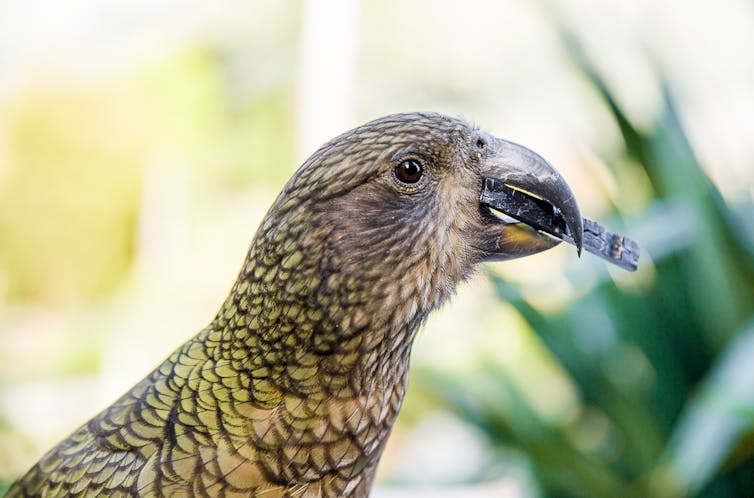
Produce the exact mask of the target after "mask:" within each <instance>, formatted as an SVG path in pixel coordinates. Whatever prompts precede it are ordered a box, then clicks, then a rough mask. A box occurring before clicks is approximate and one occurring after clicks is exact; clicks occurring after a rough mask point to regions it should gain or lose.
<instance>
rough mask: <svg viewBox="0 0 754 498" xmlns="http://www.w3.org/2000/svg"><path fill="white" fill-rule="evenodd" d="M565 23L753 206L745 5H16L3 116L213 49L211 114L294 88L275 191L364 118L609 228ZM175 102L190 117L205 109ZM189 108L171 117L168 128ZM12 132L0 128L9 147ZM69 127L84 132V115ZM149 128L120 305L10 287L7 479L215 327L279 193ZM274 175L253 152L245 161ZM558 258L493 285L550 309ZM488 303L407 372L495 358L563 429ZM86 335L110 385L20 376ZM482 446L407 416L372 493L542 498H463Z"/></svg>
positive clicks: (609, 136)
mask: <svg viewBox="0 0 754 498" xmlns="http://www.w3.org/2000/svg"><path fill="white" fill-rule="evenodd" d="M553 20H557V21H558V22H562V23H565V24H568V25H570V26H572V27H574V28H575V29H576V31H577V32H578V33H579V35H580V36H582V37H583V39H584V40H585V42H586V48H587V50H588V52H589V53H590V55H591V56H592V57H593V58H594V59H595V60H596V62H597V64H598V65H599V67H600V69H602V70H603V72H604V73H605V75H606V77H607V78H608V82H609V84H610V85H611V86H612V88H613V89H614V90H615V92H616V93H617V95H618V97H619V99H620V100H621V103H622V104H623V105H624V107H625V109H627V110H628V111H629V112H630V113H631V117H632V118H633V119H635V120H636V121H637V122H639V123H649V122H650V121H651V119H652V116H653V114H654V112H655V111H656V109H657V107H658V105H659V86H658V74H663V75H664V76H665V77H667V78H668V80H669V82H670V84H671V86H672V87H673V89H674V90H675V92H676V96H677V98H678V100H679V107H680V111H681V115H682V118H683V120H684V124H685V125H686V126H687V128H688V130H689V131H690V133H691V135H692V136H691V138H692V140H693V144H694V146H695V147H696V148H697V149H696V150H697V153H698V154H699V156H700V158H701V160H702V162H703V164H704V165H705V167H706V168H707V170H708V171H709V173H710V175H711V176H712V177H713V178H714V180H715V181H716V182H717V183H718V185H719V186H720V188H721V190H722V191H723V193H725V194H726V195H730V196H743V195H749V196H750V195H752V190H751V189H752V185H754V164H753V159H752V158H754V90H753V89H754V57H752V54H754V29H752V27H754V5H752V4H751V2H747V1H745V0H721V1H719V2H715V3H714V4H711V3H710V2H703V1H701V0H691V1H688V0H686V1H681V0H663V1H652V0H635V1H632V2H624V1H619V0H611V1H605V0H568V1H562V2H555V1H552V2H535V1H528V0H510V1H506V2H495V1H491V0H490V1H485V0H470V1H466V2H453V1H449V0H442V1H430V0H402V1H398V0H390V1H380V0H361V1H356V0H304V1H301V2H296V1H287V0H286V1H272V0H252V1H241V0H218V1H214V2H202V1H197V0H159V1H155V0H149V1H147V0H137V1H133V0H128V1H126V0H107V1H104V0H70V1H66V2H56V1H53V0H5V1H3V2H0V110H2V109H4V108H7V107H12V106H13V105H14V101H15V99H18V98H19V96H20V95H23V94H24V93H25V92H27V91H29V89H34V88H36V87H39V86H44V85H47V86H50V85H51V86H55V85H61V86H64V87H65V88H67V89H71V88H73V89H76V88H78V89H80V91H82V92H84V93H86V92H88V91H90V90H92V91H98V92H104V94H105V95H106V96H107V97H109V98H117V97H118V95H120V94H121V92H123V89H122V88H121V86H120V85H121V84H122V82H121V80H122V79H125V78H128V77H129V76H128V75H129V74H131V73H134V72H139V71H142V69H141V68H143V67H155V66H160V65H161V64H164V63H165V61H166V60H168V59H169V58H170V57H171V54H174V53H177V52H181V51H183V50H186V47H194V46H205V47H210V49H209V50H212V51H215V52H216V53H219V54H221V56H222V57H223V58H224V60H227V71H226V74H225V75H224V78H225V79H224V80H223V81H222V83H220V86H222V88H224V89H225V91H226V92H227V93H228V94H229V95H230V97H228V100H227V101H221V102H218V103H217V105H218V106H232V105H233V102H234V100H233V99H234V98H240V99H243V98H245V96H246V95H247V94H252V93H254V92H260V91H278V90H274V89H281V90H280V92H282V94H283V95H284V97H283V100H284V108H285V109H286V112H288V113H290V116H292V120H291V126H290V136H291V137H292V140H291V141H290V144H288V145H286V147H289V148H290V150H292V151H294V152H293V153H292V154H291V157H294V158H295V160H293V161H292V162H291V163H289V164H269V165H262V167H265V168H269V169H274V170H281V169H282V170H285V173H284V174H282V175H280V176H281V177H285V176H287V175H288V174H289V173H290V172H292V171H293V170H294V168H295V167H296V166H297V163H296V162H297V161H300V160H302V159H304V158H305V157H306V156H307V155H308V154H309V153H311V152H313V151H314V150H315V148H316V147H317V146H318V145H319V144H321V143H322V142H324V141H325V140H327V139H329V138H331V137H332V136H334V135H336V134H338V133H340V132H342V131H345V130H346V129H348V128H351V127H353V126H356V125H358V124H360V123H362V122H364V121H366V120H368V119H372V118H375V117H378V116H381V115H384V114H388V113H392V112H402V111H414V110H432V111H440V112H445V113H450V114H455V115H462V116H464V117H467V118H469V119H472V120H474V121H475V122H476V123H478V124H479V125H480V126H482V127H483V128H485V129H487V130H489V131H490V132H492V133H495V134H498V135H500V136H504V137H506V138H508V139H511V140H514V141H516V142H519V143H523V144H525V145H527V146H529V147H531V148H533V149H535V150H537V151H538V152H539V153H541V154H542V155H543V156H545V157H547V158H548V160H550V162H552V163H553V164H555V165H556V166H557V167H558V169H560V170H561V171H562V172H563V173H564V175H565V177H566V178H567V179H568V180H569V182H570V183H571V185H572V186H573V187H574V190H575V191H576V194H577V197H578V198H579V199H580V202H581V205H582V211H583V212H585V213H595V214H597V213H599V210H600V209H601V207H602V206H604V204H605V203H606V200H607V198H608V197H610V196H611V195H614V194H611V192H605V191H601V190H595V189H594V188H592V185H593V184H594V180H595V178H602V177H604V170H605V165H604V164H602V163H601V162H600V159H599V158H598V157H596V155H595V154H594V153H593V152H590V151H591V150H595V149H598V148H600V147H604V148H605V149H607V148H608V146H607V145H606V144H609V143H613V142H615V141H617V140H619V135H618V132H617V130H616V129H615V128H614V125H613V123H612V121H611V120H610V119H609V117H608V116H607V114H606V113H605V111H604V110H603V109H602V108H601V106H600V104H599V102H598V101H597V100H596V98H595V97H594V95H593V94H592V93H590V91H589V88H588V85H587V83H586V82H585V81H584V80H583V78H582V77H581V76H579V75H578V73H577V72H576V71H575V70H574V69H573V68H572V66H571V65H570V63H569V62H568V61H567V57H566V54H565V51H564V49H563V47H562V46H561V45H560V42H559V40H558V38H557V36H556V33H555V31H554V30H553ZM173 83H174V84H176V85H178V86H177V87H176V88H175V90H172V89H171V87H168V89H167V90H166V91H167V92H168V93H170V92H172V91H175V92H181V91H182V90H181V87H180V84H181V82H180V81H179V82H173ZM271 89H273V90H271ZM238 95H240V97H237V96H238ZM182 102H184V103H185V104H187V105H191V98H188V99H187V100H185V101H182ZM183 110H184V109H183V108H181V107H179V108H177V109H176V114H177V116H176V117H175V121H173V122H172V123H173V124H177V123H180V122H181V119H182V118H181V115H180V113H181V112H183ZM145 119H148V118H145ZM169 123H171V122H169ZM3 126H7V123H4V122H3V121H2V119H0V144H2V143H3V141H4V140H5V137H4V135H3V131H4V128H3ZM70 126H71V127H76V126H77V116H76V115H75V114H73V115H71V116H70ZM102 126H104V127H107V126H109V124H108V123H103V124H102ZM148 128H149V130H150V132H151V131H154V130H156V131H157V132H159V133H164V134H165V135H164V136H163V135H160V134H159V133H158V134H156V135H153V136H151V137H150V141H149V144H150V145H149V147H148V148H147V153H146V154H143V156H140V160H141V162H140V169H141V170H140V182H141V189H140V197H139V213H138V220H137V225H138V226H137V228H136V233H137V242H136V249H135V255H134V263H133V268H132V270H131V272H130V274H129V276H128V278H127V279H126V280H125V281H124V283H123V284H122V285H121V286H120V287H119V288H118V290H117V291H116V292H114V293H113V294H112V295H111V296H108V297H106V298H100V299H98V300H93V301H92V302H89V303H83V304H81V303H79V304H77V305H76V306H74V307H68V306H55V305H47V304H45V303H35V302H21V303H19V302H5V301H3V300H2V298H3V296H2V293H1V291H2V279H1V273H2V272H0V346H2V348H3V349H4V350H5V352H6V353H5V355H6V356H5V357H4V358H11V359H12V360H11V361H10V362H9V363H7V364H6V365H5V366H4V367H0V414H2V417H3V419H5V420H7V424H8V425H9V426H10V427H11V428H12V430H13V431H14V436H13V437H12V438H11V439H9V441H11V443H9V444H12V445H13V448H10V449H9V450H6V451H5V454H3V455H2V456H0V467H1V466H3V465H5V464H7V465H8V466H9V467H7V468H8V470H7V471H4V472H5V473H3V474H0V477H6V478H7V477H10V476H12V475H13V474H14V473H16V472H20V471H21V470H23V469H24V468H25V467H27V466H28V465H29V464H31V463H32V462H33V461H34V460H35V459H36V458H37V457H38V456H39V455H40V454H41V453H42V452H43V451H44V450H45V449H46V448H47V447H49V446H50V445H52V444H54V443H55V442H56V441H57V440H59V439H60V438H62V437H64V436H65V435H66V434H67V433H69V432H70V431H71V430H73V429H74V428H75V427H76V425H77V424H78V423H80V422H83V421H84V420H86V419H87V418H88V417H90V416H91V415H93V414H94V413H95V412H96V411H97V410H98V409H100V408H101V407H103V406H106V405H107V404H109V403H110V402H112V401H113V400H114V399H115V398H116V397H118V396H119V395H120V393H122V392H123V391H124V390H125V389H127V388H128V387H129V386H130V385H131V384H133V383H134V382H135V381H137V380H139V379H140V378H142V377H143V376H144V375H145V374H146V373H147V372H148V371H149V370H150V369H151V368H152V367H153V366H154V365H155V364H157V363H158V362H159V361H160V360H161V359H163V358H164V357H165V356H166V355H167V354H168V353H169V352H170V351H172V349H173V348H175V347H176V346H177V345H179V344H180V343H181V342H182V341H183V340H185V339H187V338H188V337H190V336H191V335H192V334H194V333H195V332H197V331H198V330H199V329H200V328H201V327H202V326H203V325H204V324H206V323H207V322H208V321H209V320H210V319H211V317H212V315H213V313H214V311H215V310H216V309H217V307H218V306H219V304H220V303H221V301H222V299H223V297H224V295H225V293H226V292H227V290H228V288H229V287H230V285H231V283H232V282H233V280H234V278H235V275H236V272H237V271H238V268H239V266H240V263H241V260H242V258H243V257H244V254H245V251H246V248H247V246H248V243H249V241H250V239H251V237H252V235H253V233H254V230H255V229H256V226H257V224H258V223H259V221H260V220H261V218H262V216H263V215H264V213H265V211H266V209H267V207H268V206H269V204H270V203H271V202H272V200H273V199H274V196H275V195H276V193H277V190H278V189H279V188H280V187H281V186H282V182H278V183H277V184H276V185H275V186H270V185H263V186H256V185H251V186H248V187H246V188H243V189H236V190H230V189H226V188H224V187H222V186H217V185H215V184H213V183H212V182H213V180H212V178H213V175H214V172H215V170H216V169H221V168H222V166H221V165H218V164H221V163H222V162H223V156H222V154H217V155H216V157H214V156H213V158H211V159H209V160H207V159H206V158H202V157H196V156H195V155H193V154H192V150H193V149H192V148H191V146H190V145H186V146H185V147H184V145H185V144H184V143H183V142H181V141H180V140H175V139H174V138H173V137H172V133H173V132H172V131H171V129H170V126H167V127H165V126H163V127H154V126H151V125H150V126H148ZM236 132H238V133H242V132H243V130H241V131H238V130H234V129H233V127H232V125H229V126H228V127H226V128H222V129H221V131H220V132H218V135H220V136H222V135H223V134H224V133H236ZM251 138H253V137H250V139H251ZM186 141H190V140H186ZM216 148H218V149H222V144H221V145H220V146H217V147H216ZM2 154H3V153H2V148H1V147H0V196H1V195H2V191H3V178H4V175H5V174H7V173H8V171H10V168H12V167H13V166H12V165H11V164H9V162H8V161H7V160H5V161H4V157H3V155H2ZM261 160H262V158H261V156H259V157H257V156H254V150H251V151H250V156H249V157H248V158H247V161H248V163H249V164H250V165H254V166H256V167H259V164H258V162H259V161H261ZM205 163H206V164H205ZM207 164H208V165H207ZM612 188H613V189H615V190H618V191H619V190H620V186H615V185H614V186H612ZM13 215H14V216H19V217H20V216H23V213H13ZM0 237H2V234H0ZM0 244H2V242H1V241H0ZM566 253H567V248H564V247H559V248H557V249H555V250H553V251H550V252H548V253H546V254H542V255H538V256H535V257H532V258H528V259H526V260H522V261H517V262H511V263H507V264H505V265H502V264H501V265H496V266H495V270H496V271H500V272H504V273H505V274H506V276H509V277H510V278H512V279H516V280H521V281H524V280H525V281H526V282H527V283H528V284H530V285H531V286H532V287H533V288H536V287H537V286H539V287H547V288H548V289H549V290H550V293H549V294H548V296H545V297H544V298H543V299H552V300H557V299H558V295H567V294H568V292H569V291H570V289H569V287H568V283H567V281H566V280H565V279H563V278H562V277H558V275H559V274H560V270H561V268H562V267H563V265H564V262H565V260H566V257H567V254H566ZM493 301H494V298H493V297H492V291H491V290H490V289H489V286H488V284H486V283H485V282H484V279H483V278H477V279H475V280H474V281H472V283H471V284H467V285H464V286H463V287H462V288H461V289H460V290H459V295H458V296H457V298H456V299H455V301H454V302H453V303H451V304H450V305H448V306H447V307H446V309H444V310H443V311H442V312H441V314H439V315H437V316H435V317H433V318H432V319H430V322H429V324H428V325H427V327H426V330H425V331H423V332H422V333H421V334H420V336H419V338H418V340H417V343H416V345H415V348H414V349H415V351H414V352H415V355H414V356H415V358H414V363H422V364H428V365H433V366H440V367H441V368H444V369H447V370H448V371H451V372H452V371H459V372H462V371H464V369H466V368H468V367H469V365H470V363H472V362H473V361H475V359H476V357H477V356H476V355H477V353H478V351H479V348H483V349H485V350H487V351H497V352H499V358H498V360H499V361H500V362H501V363H502V364H504V365H507V366H508V367H510V368H511V370H512V371H513V372H514V373H513V376H514V379H515V381H516V382H518V383H519V384H520V386H521V388H522V391H523V392H532V393H534V394H532V396H539V398H537V399H533V400H532V401H533V403H534V405H535V406H536V407H537V408H538V409H539V410H540V411H541V413H543V414H545V415H546V416H548V417H554V418H559V417H562V418H567V417H569V409H570V408H569V407H571V406H572V403H573V402H572V398H573V397H574V396H575V395H574V394H573V393H572V392H571V391H570V390H569V389H570V388H569V386H568V385H562V384H559V382H561V381H560V380H559V379H560V377H559V376H558V374H557V371H556V368H555V367H553V366H552V365H550V363H549V362H548V360H547V358H546V357H545V356H543V355H542V353H541V351H540V350H539V349H537V348H536V347H531V345H530V343H531V341H532V339H531V337H530V331H527V330H525V329H523V327H522V326H521V325H520V323H519V322H518V320H517V319H516V318H515V317H514V316H513V314H512V313H511V312H510V311H509V310H506V309H503V308H500V307H499V306H497V305H495V303H494V302H493ZM490 310H494V311H490ZM493 327H494V328H498V329H500V328H507V329H508V332H507V335H502V334H500V335H498V336H491V335H490V334H485V333H483V331H484V330H489V329H490V328H493ZM74 329H75V330H78V331H81V330H84V331H85V332H84V333H81V334H79V336H78V337H84V339H83V340H93V341H96V342H98V343H101V344H102V358H101V359H100V363H99V365H100V368H99V369H98V370H97V373H96V374H93V375H76V376H60V377H45V376H38V375H35V373H34V372H33V370H32V369H30V368H28V364H29V363H33V362H35V361H51V362H53V363H54V362H59V361H62V360H60V356H61V355H63V354H66V353H65V352H66V351H70V346H67V345H66V344H67V342H68V341H69V335H70V334H71V330H74ZM82 334H83V335H82ZM520 365H529V369H528V370H521V368H520ZM517 368H518V370H517ZM532 385H537V386H538V389H536V390H531V389H528V388H527V386H532ZM543 386H545V388H542V387H543ZM546 386H551V387H550V388H549V390H548V389H547V388H546ZM536 393H544V394H536ZM470 431H471V429H469V428H467V427H463V426H461V425H460V423H459V422H457V421H455V420H453V419H452V417H450V416H449V415H440V416H437V415H436V414H432V413H430V415H429V417H428V418H427V419H426V420H420V421H415V420H414V421H411V423H406V424H404V423H403V419H400V420H399V423H398V426H397V427H396V430H395V434H394V437H393V438H392V439H391V442H390V445H389V447H388V449H387V451H386V455H385V459H384V461H383V462H382V464H381V467H380V474H379V486H378V489H377V490H376V491H375V493H374V496H376V497H379V498H387V497H400V496H438V497H444V496H448V497H450V496H459V497H460V496H464V497H466V496H468V497H492V496H495V497H499V496H509V497H518V496H535V495H536V491H533V490H532V489H530V487H529V484H528V483H527V482H526V480H525V479H522V478H521V477H520V474H521V473H520V472H511V473H510V474H509V475H508V476H507V477H506V478H504V479H502V480H500V481H495V482H491V483H489V482H487V483H483V484H480V485H476V486H473V485H472V486H464V485H459V484H452V483H459V482H463V481H466V480H469V479H472V478H473V477H475V476H476V475H477V473H478V467H477V466H476V465H473V464H475V463H476V462H482V461H483V460H484V458H485V455H486V454H487V452H488V451H490V450H489V448H486V447H485V446H484V443H483V441H481V439H479V438H477V437H475V436H474V434H473V433H472V432H470ZM11 450H12V451H13V454H14V455H16V456H17V458H15V459H13V460H12V461H11V460H10V457H9V456H8V455H9V454H11ZM0 453H1V452H0ZM480 465H481V464H480ZM412 483H413V484H412ZM438 483H439V484H438ZM413 486H416V487H413Z"/></svg>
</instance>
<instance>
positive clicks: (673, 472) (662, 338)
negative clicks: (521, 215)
mask: <svg viewBox="0 0 754 498" xmlns="http://www.w3.org/2000/svg"><path fill="white" fill-rule="evenodd" d="M567 41H568V43H567V46H569V48H570V50H571V55H572V58H573V60H574V61H575V62H576V64H577V66H578V67H579V69H580V70H581V72H582V73H583V74H584V75H585V76H586V77H587V79H588V81H589V82H590V83H591V85H592V86H593V87H594V89H595V90H596V92H597V94H598V95H599V96H600V97H601V99H602V100H603V102H604V104H605V105H606V107H607V108H608V109H609V111H610V112H611V114H612V117H613V118H614V120H615V122H616V123H617V125H618V128H619V130H620V133H621V135H622V137H623V144H624V145H623V147H622V148H621V149H620V150H617V151H614V152H613V153H612V154H611V155H610V157H606V162H607V163H608V164H610V165H611V167H612V168H613V170H612V173H613V174H614V176H615V177H616V178H624V177H627V176H630V175H632V174H635V171H634V172H633V173H632V171H630V170H631V169H637V168H638V170H639V172H640V173H642V174H644V175H646V178H648V190H649V192H647V193H646V194H647V195H646V197H647V198H649V199H651V202H649V203H648V204H647V205H646V206H645V208H644V209H643V210H642V212H640V213H638V214H636V213H623V212H621V210H620V209H619V207H618V205H617V203H616V206H614V208H613V213H612V219H605V217H600V219H603V220H604V221H605V222H606V224H607V226H611V227H616V228H620V227H621V225H624V226H627V227H628V228H626V229H625V232H626V233H629V234H631V235H632V236H635V238H637V239H638V240H639V241H640V242H641V243H642V246H643V256H642V257H643V261H642V262H641V265H642V266H644V268H643V269H640V272H639V274H638V275H637V276H629V277H628V278H626V276H621V275H617V274H616V277H615V278H611V275H612V274H610V273H608V271H607V270H606V269H605V268H604V265H603V264H602V263H599V262H597V263H591V262H587V261H585V260H583V261H580V262H579V263H578V265H576V264H574V265H573V266H574V267H577V268H578V270H574V272H573V274H572V275H570V280H571V284H572V286H573V287H574V288H575V289H576V292H575V293H574V294H575V295H576V296H577V297H576V298H574V299H573V300H572V301H571V302H569V303H567V305H566V306H564V307H562V308H559V309H555V310H550V309H548V310H546V311H545V310H542V309H540V308H538V307H537V306H536V305H535V304H534V303H533V302H531V301H530V300H529V299H527V297H526V296H525V295H524V293H523V292H522V289H520V288H519V287H517V286H515V285H513V284H511V283H509V282H506V281H504V280H503V279H501V278H499V277H496V276H492V277H491V278H492V280H493V283H494V285H495V288H496V289H497V293H498V295H499V297H500V299H501V300H504V301H506V302H508V303H510V304H512V305H513V306H514V307H515V309H516V310H517V311H518V312H519V313H520V315H521V316H522V317H524V319H525V320H526V321H527V322H528V323H529V324H530V326H531V328H532V329H533V330H534V331H536V333H537V334H538V335H539V337H540V338H541V340H542V342H543V343H544V344H545V345H546V346H547V348H548V349H549V350H550V351H551V353H552V354H553V355H554V357H555V358H556V359H557V361H558V362H559V364H560V365H561V366H562V368H563V370H564V372H565V375H567V377H568V379H569V381H570V382H571V383H572V384H573V385H574V386H576V390H577V391H578V393H579V396H580V400H581V406H580V408H579V409H578V413H577V414H576V415H575V416H574V417H573V419H569V420H566V421H562V420H558V421H548V420H546V419H544V418H543V417H542V415H541V414H539V413H538V412H537V411H536V410H534V409H533V408H532V407H531V406H530V405H529V402H528V401H527V400H526V397H524V396H522V395H521V393H520V392H518V391H517V390H516V387H514V385H513V384H512V383H511V382H510V374H509V373H508V372H506V371H505V370H504V369H501V368H498V367H495V366H492V365H486V366H484V367H482V368H480V369H479V371H478V372H477V376H478V378H476V379H463V380H462V381H459V380H458V379H450V378H437V376H438V375H439V374H432V376H433V377H434V380H432V383H431V384H432V386H433V387H434V389H435V392H436V394H437V395H439V397H440V398H441V399H443V400H445V401H446V402H447V405H448V406H449V407H450V408H451V409H452V410H455V411H456V412H457V413H458V414H459V415H460V416H461V417H462V418H463V419H465V420H467V421H469V422H471V423H472V424H474V425H476V426H478V427H479V428H481V429H482V430H483V432H484V433H485V434H486V435H487V436H488V438H489V440H490V442H491V443H493V445H494V446H514V447H517V448H519V449H521V450H523V451H525V452H526V454H528V456H529V458H530V459H531V463H532V465H533V467H534V468H535V469H536V470H535V472H536V474H537V476H538V478H539V480H540V483H541V486H542V489H543V491H544V492H545V493H546V494H547V495H548V496H569V497H570V496H589V497H608V496H610V497H612V496H621V497H627V496H636V497H640V496H641V497H644V496H652V497H680V496H704V497H707V496H709V497H712V496H715V497H734V496H747V495H750V494H751V490H752V489H754V487H753V486H754V480H753V479H752V476H754V459H753V458H752V456H754V437H752V436H754V380H753V379H754V376H753V375H752V374H751V372H752V368H751V363H752V361H754V322H753V321H752V318H754V245H752V233H754V230H753V229H752V225H751V223H752V222H751V220H752V219H754V216H752V213H753V212H754V211H753V210H752V208H751V205H747V206H743V207H741V208H736V207H734V206H730V205H727V204H726V203H725V201H724V200H723V198H722V197H721V195H720V193H719V192H718V191H717V189H716V188H715V186H714V185H713V183H712V182H711V181H710V180H709V178H708V177H707V176H706V175H705V173H704V171H703V170H702V168H701V166H700V164H699V162H698V161H697V159H696V157H695V155H694V152H693V149H692V147H691V145H690V143H689V141H688V139H687V137H686V134H685V133H684V130H683V126H682V124H681V121H680V119H679V117H678V114H677V112H676V108H675V105H674V101H673V98H672V94H671V92H670V90H669V88H668V87H667V85H664V86H663V104H662V108H661V111H660V112H659V115H658V116H657V119H656V120H655V122H654V124H653V125H652V126H650V127H649V129H641V128H639V127H637V126H634V125H633V124H632V123H631V121H630V120H629V118H628V117H627V115H626V113H625V112H624V111H623V110H622V109H621V107H620V106H619V104H618V103H617V101H616V99H615V98H614V97H613V95H612V94H611V92H610V90H609V89H608V87H607V85H606V84H605V82H604V81H603V79H602V78H601V76H600V75H599V73H598V72H597V71H596V70H595V69H594V68H593V67H592V65H591V64H590V63H589V61H588V60H587V58H586V57H585V56H584V54H583V53H582V52H581V51H580V49H579V47H578V44H576V43H575V42H574V41H573V40H572V39H567ZM625 195H627V196H628V195H635V194H632V193H630V192H626V193H625ZM623 218H626V219H625V223H624V220H623ZM747 224H748V225H747ZM600 265H601V266H600ZM585 267H586V270H585ZM585 273H587V274H588V275H587V278H584V274H585Z"/></svg>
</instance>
